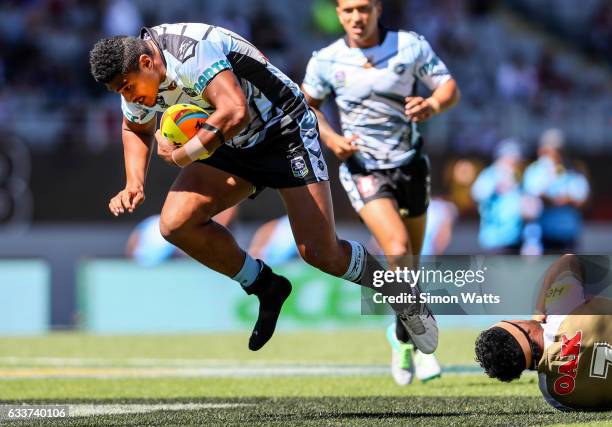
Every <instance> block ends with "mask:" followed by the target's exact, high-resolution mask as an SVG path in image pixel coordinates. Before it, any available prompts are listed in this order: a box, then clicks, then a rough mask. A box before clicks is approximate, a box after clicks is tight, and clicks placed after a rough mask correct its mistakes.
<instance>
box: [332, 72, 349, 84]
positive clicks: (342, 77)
mask: <svg viewBox="0 0 612 427" xmlns="http://www.w3.org/2000/svg"><path fill="white" fill-rule="evenodd" d="M345 84H346V74H345V73H344V71H336V74H334V86H335V87H344V85H345Z"/></svg>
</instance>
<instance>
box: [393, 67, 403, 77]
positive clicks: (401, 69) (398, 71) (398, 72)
mask: <svg viewBox="0 0 612 427" xmlns="http://www.w3.org/2000/svg"><path fill="white" fill-rule="evenodd" d="M405 71H406V64H396V65H395V67H393V72H394V73H395V74H399V75H400V76H401V75H402V74H404V72H405Z"/></svg>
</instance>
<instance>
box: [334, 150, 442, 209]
mask: <svg viewBox="0 0 612 427" xmlns="http://www.w3.org/2000/svg"><path fill="white" fill-rule="evenodd" d="M429 172H430V169H429V159H428V158H427V156H425V155H423V154H421V155H419V156H418V157H416V158H415V159H413V160H412V161H411V162H410V163H408V164H406V165H403V166H400V167H398V168H394V169H381V170H370V171H369V170H366V169H363V168H360V167H359V166H356V165H355V164H354V163H351V162H348V164H347V163H343V164H342V165H340V182H342V186H343V187H344V190H345V191H346V194H348V196H349V199H350V201H351V204H352V205H353V208H354V209H355V210H356V211H357V212H359V211H360V210H361V208H363V206H364V205H365V204H366V203H368V202H371V201H372V200H376V199H393V200H395V201H396V202H397V205H398V208H399V212H400V215H401V216H402V217H404V218H414V217H419V216H421V215H423V214H424V213H425V212H426V211H427V207H428V206H429V197H430V191H431V178H430V176H429Z"/></svg>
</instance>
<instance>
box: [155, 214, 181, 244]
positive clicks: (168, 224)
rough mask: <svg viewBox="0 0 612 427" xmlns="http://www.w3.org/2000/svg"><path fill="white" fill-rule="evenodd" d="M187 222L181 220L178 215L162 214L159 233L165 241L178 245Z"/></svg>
mask: <svg viewBox="0 0 612 427" xmlns="http://www.w3.org/2000/svg"><path fill="white" fill-rule="evenodd" d="M185 223H186V221H183V220H181V219H179V217H178V216H177V215H172V214H165V215H164V214H162V216H161V218H160V219H159V231H160V233H161V235H162V237H163V238H164V239H166V240H167V241H168V242H170V243H176V242H177V241H178V240H179V239H180V235H181V233H182V230H184V227H185Z"/></svg>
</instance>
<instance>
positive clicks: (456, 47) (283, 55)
mask: <svg viewBox="0 0 612 427" xmlns="http://www.w3.org/2000/svg"><path fill="white" fill-rule="evenodd" d="M514 3H517V2H515V1H511V0H508V1H502V0H498V1H485V0H461V1H456V0H440V1H437V2H433V3H432V2H429V1H426V0H410V1H405V0H384V8H385V15H384V19H383V21H384V22H385V24H386V25H388V26H391V27H401V28H406V29H411V30H415V31H417V32H419V33H421V34H424V35H425V36H426V37H427V39H428V40H429V41H430V42H431V44H432V45H433V46H434V48H435V50H436V51H437V52H438V53H439V54H440V56H441V57H443V58H445V61H446V62H448V65H449V67H450V69H451V71H452V72H453V74H454V75H455V77H456V78H457V80H458V81H459V83H460V86H461V89H462V92H463V103H462V106H461V108H458V109H456V110H455V111H453V112H451V113H450V114H449V115H448V116H447V117H444V118H440V120H438V121H437V122H436V126H435V127H434V126H431V127H430V128H428V129H426V130H425V133H426V134H427V136H428V141H429V144H430V146H431V147H432V150H436V149H438V150H448V149H451V150H452V151H455V152H459V153H481V154H486V155H490V154H492V152H493V147H494V145H495V143H496V141H498V140H499V139H500V138H502V137H503V135H510V134H512V135H517V136H520V137H521V138H523V140H525V141H526V142H527V143H529V144H532V145H535V143H536V139H537V135H538V134H539V133H540V132H541V131H542V130H543V129H544V128H545V127H549V126H563V128H564V130H565V132H567V133H568V135H569V136H570V138H569V140H570V141H572V142H575V143H576V144H577V148H578V149H579V150H586V151H589V150H590V151H595V152H597V151H598V150H602V149H606V150H608V149H609V148H607V146H609V144H607V146H606V144H605V143H606V142H607V140H606V138H607V133H606V130H608V129H609V125H610V120H612V117H611V115H610V113H609V112H610V111H612V96H610V95H611V94H612V88H611V83H610V81H611V80H612V79H610V70H609V69H607V68H606V67H605V66H604V65H603V63H604V61H603V60H602V61H601V62H597V61H588V60H586V59H585V58H584V57H583V56H581V52H580V50H579V49H574V48H573V47H572V48H570V46H569V44H567V45H566V44H565V43H558V42H556V41H555V40H552V41H551V39H550V38H549V37H548V36H549V35H550V33H546V32H545V31H544V32H543V31H536V29H534V28H530V27H528V26H526V25H525V22H532V21H529V19H528V18H529V16H527V17H526V16H522V15H517V14H512V13H510V12H509V11H510V10H514V9H510V8H506V7H505V6H506V5H507V4H508V5H510V6H512V4H514ZM518 3H523V4H529V5H531V6H532V7H531V8H523V9H521V11H522V12H520V13H532V14H533V16H536V15H537V14H538V12H539V11H540V10H541V9H542V6H541V5H542V4H544V3H547V4H549V9H550V10H553V11H555V13H556V14H554V15H553V16H557V15H558V16H559V19H558V25H561V26H564V27H567V28H568V29H571V30H572V31H574V32H575V31H577V29H580V31H584V32H585V34H586V33H589V34H591V33H592V31H589V30H590V29H591V30H595V31H596V32H597V34H599V35H600V36H598V37H597V40H599V41H600V42H601V43H603V44H604V48H607V49H609V48H610V43H609V34H610V28H612V26H610V25H609V23H610V19H611V18H610V15H611V12H610V9H611V8H610V4H609V2H607V1H606V0H588V1H585V2H581V7H580V13H575V14H574V13H573V12H574V11H575V8H574V7H571V10H572V13H565V12H563V11H567V10H570V7H569V6H568V7H564V8H559V7H556V6H557V2H556V1H555V7H552V5H551V3H552V1H547V2H544V1H541V2H539V1H535V0H532V1H520V2H518ZM559 3H563V4H572V5H573V4H574V2H571V1H567V2H566V1H564V2H559ZM333 5H334V2H333V1H332V0H312V1H305V2H273V1H264V0H260V1H254V2H253V1H250V2H249V1H246V0H231V1H230V0H228V1H226V2H222V4H218V3H213V2H208V1H206V2H203V1H196V0H177V1H173V2H166V1H160V0H149V1H145V0H133V1H132V0H105V1H104V0H82V1H77V0H5V1H3V2H2V3H1V4H0V52H1V53H0V123H2V124H3V126H4V127H8V129H5V131H6V130H8V131H11V132H12V133H15V134H16V135H17V136H19V137H21V138H23V139H25V140H26V142H27V143H28V144H29V145H30V146H32V147H34V149H36V150H75V151H78V152H81V151H84V152H91V153H94V154H95V153H97V152H99V151H101V150H105V149H107V148H109V147H111V149H113V148H112V147H114V148H115V149H117V150H119V149H120V148H119V146H120V144H119V140H118V125H117V122H118V120H119V102H118V100H117V99H116V97H115V96H112V94H107V93H105V92H104V89H103V88H101V87H96V86H95V85H94V82H93V81H92V79H91V78H90V76H89V72H88V64H87V57H88V55H87V54H88V51H89V49H90V48H91V46H92V44H93V43H94V42H95V41H96V40H97V39H98V38H100V37H102V36H108V35H113V34H137V33H138V30H139V28H140V27H141V26H142V25H143V24H144V25H152V24H156V23H161V22H173V21H175V22H178V21H202V22H209V23H213V24H217V25H221V26H224V27H227V28H229V29H232V30H234V31H236V32H238V33H240V34H242V35H244V36H245V37H247V38H249V39H250V40H251V41H252V42H253V43H254V44H255V45H257V46H258V47H259V48H260V49H262V50H263V51H264V53H266V55H267V56H269V57H270V58H271V59H272V61H273V62H274V63H275V64H277V65H278V66H279V67H280V68H281V69H283V70H285V71H286V72H287V73H288V74H289V75H290V76H291V77H293V78H294V79H295V80H297V81H301V78H302V76H303V74H304V64H305V63H306V61H307V60H308V57H309V55H310V52H311V51H312V50H313V49H317V48H320V47H321V46H322V45H323V43H325V42H326V41H327V40H329V39H330V38H334V37H337V36H338V33H337V32H336V31H338V30H339V28H338V26H337V24H336V25H334V24H335V22H334V19H335V16H334V9H333ZM536 5H540V6H536ZM533 16H532V17H533ZM606 37H607V38H606ZM603 52H605V50H604V51H603ZM602 58H605V56H604V55H602ZM606 112H607V113H606ZM501 117H503V120H500V118H501ZM32 124H36V126H32Z"/></svg>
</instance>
